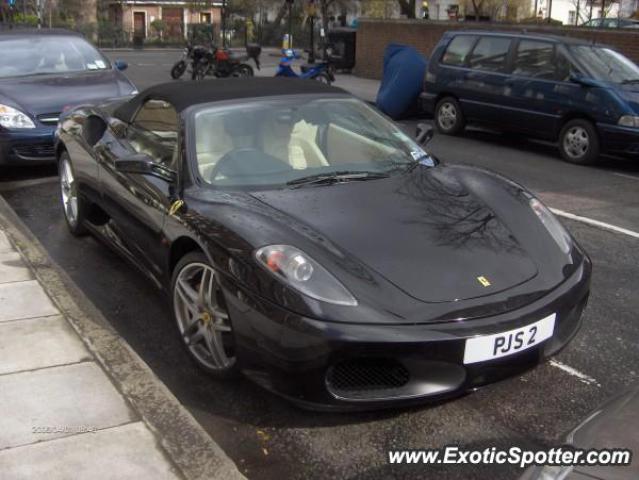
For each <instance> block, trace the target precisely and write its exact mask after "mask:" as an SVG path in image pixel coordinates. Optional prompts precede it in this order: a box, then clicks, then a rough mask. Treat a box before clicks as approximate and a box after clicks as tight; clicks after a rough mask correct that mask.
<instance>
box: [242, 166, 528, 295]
mask: <svg viewBox="0 0 639 480" xmlns="http://www.w3.org/2000/svg"><path fill="white" fill-rule="evenodd" d="M455 172H457V173H460V172H461V174H460V175H458V174H457V173H455ZM464 176H467V177H468V181H464V180H463V177H464ZM481 178H484V176H483V175H479V176H478V175H468V172H466V173H465V174H464V172H463V171H460V170H458V169H454V168H444V167H437V168H426V167H420V168H418V169H416V171H415V172H413V173H411V174H401V175H394V176H392V177H389V178H385V179H381V180H370V181H366V182H349V183H344V184H336V185H330V186H306V187H302V188H299V189H296V190H276V191H265V192H254V193H253V194H252V195H253V197H254V198H256V199H258V200H260V201H261V202H263V203H265V204H267V205H269V206H270V207H271V208H274V209H276V210H279V211H280V212H282V213H284V214H285V215H286V216H289V217H293V218H294V219H295V220H296V221H297V222H301V223H302V224H306V225H307V226H308V227H309V228H310V229H312V230H313V231H316V232H321V234H322V235H323V236H325V237H326V238H327V239H328V240H329V241H330V242H331V243H332V244H334V245H337V246H338V247H339V248H340V249H342V250H344V251H346V252H348V253H349V254H350V255H352V256H354V257H356V258H358V259H359V261H361V262H362V263H363V264H364V265H366V266H367V267H368V268H371V269H373V270H374V271H376V272H377V273H378V274H380V275H381V276H383V277H385V278H386V279H387V280H388V281H390V282H391V283H393V284H394V285H395V286H396V287H398V288H400V289H401V290H403V291H404V292H405V293H406V294H408V295H410V296H412V297H413V298H415V299H418V300H421V301H426V302H447V301H456V300H462V299H469V298H477V297H481V296H485V295H491V294H495V293H497V292H500V291H504V290H507V289H509V288H512V287H514V286H516V285H520V284H522V283H524V282H526V281H527V280H529V279H531V278H533V277H534V276H535V275H536V274H537V266H536V263H535V262H534V261H533V259H532V258H531V255H530V254H529V253H528V252H527V250H526V248H524V246H523V245H522V243H521V241H520V236H521V235H518V234H517V233H516V232H514V231H513V228H511V227H509V225H508V222H505V221H504V219H502V218H501V213H498V210H499V208H497V209H495V208H493V206H492V205H491V203H493V204H494V205H496V206H498V205H500V204H501V205H502V208H503V204H504V202H509V203H516V201H515V200H514V199H513V198H512V195H509V194H508V193H507V192H506V191H505V190H504V188H503V187H504V185H503V184H500V183H499V182H497V185H499V186H497V187H496V188H492V191H493V192H495V195H493V196H492V198H491V195H492V194H491V185H495V181H494V180H495V179H492V178H490V177H487V179H486V180H485V181H484V180H481ZM519 208H521V207H519ZM526 209H527V210H530V209H529V208H528V207H527V206H526ZM481 277H483V279H485V280H486V281H483V279H482V278H481Z"/></svg>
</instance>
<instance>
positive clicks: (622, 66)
mask: <svg viewBox="0 0 639 480" xmlns="http://www.w3.org/2000/svg"><path fill="white" fill-rule="evenodd" d="M570 51H571V52H572V53H573V55H574V56H575V59H576V60H577V61H578V62H579V63H580V64H582V65H583V66H584V69H585V70H586V71H587V72H588V74H589V75H590V76H592V77H593V78H594V79H595V80H602V81H604V82H614V83H634V82H639V67H638V66H637V65H635V64H634V63H633V62H632V61H631V60H629V59H628V58H626V57H624V56H623V55H622V54H621V53H619V52H615V51H614V50H612V49H610V48H605V47H595V46H591V45H573V46H571V47H570Z"/></svg>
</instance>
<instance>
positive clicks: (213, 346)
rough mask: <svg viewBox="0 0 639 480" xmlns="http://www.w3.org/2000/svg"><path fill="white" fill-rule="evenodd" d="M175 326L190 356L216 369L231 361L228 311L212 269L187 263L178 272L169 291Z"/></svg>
mask: <svg viewBox="0 0 639 480" xmlns="http://www.w3.org/2000/svg"><path fill="white" fill-rule="evenodd" d="M173 305H174V308H175V317H176V319H177V322H178V328H179V329H180V333H181V334H182V338H183V340H184V342H185V343H186V345H187V347H188V348H189V350H190V351H191V353H192V354H193V356H194V357H195V358H196V359H197V360H198V362H200V363H201V364H202V365H203V366H205V367H207V368H209V369H211V370H217V371H223V370H228V369H229V368H231V367H232V366H233V365H234V364H235V361H236V359H235V355H234V345H233V335H232V329H231V322H230V319H229V314H228V312H227V310H226V308H225V307H224V301H223V297H222V291H221V289H220V287H219V284H218V281H217V275H216V273H215V271H214V270H213V269H212V268H211V267H210V266H209V265H206V264H204V263H189V264H187V265H186V266H185V267H184V268H182V270H181V271H180V272H179V274H178V277H177V279H176V281H175V286H174V292H173Z"/></svg>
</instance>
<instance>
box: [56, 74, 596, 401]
mask: <svg viewBox="0 0 639 480" xmlns="http://www.w3.org/2000/svg"><path fill="white" fill-rule="evenodd" d="M418 130H419V132H418V133H419V134H418V135H417V137H416V138H415V139H413V138H411V137H410V136H408V135H406V134H405V133H404V132H403V131H402V130H401V129H400V128H399V127H397V126H396V125H395V124H393V123H392V122H390V121H389V120H387V119H386V118H385V117H383V116H382V115H380V114H379V113H377V111H375V110H374V109H373V108H372V107H370V106H368V105H367V104H365V103H364V102H361V101H360V100H357V99H355V98H354V97H352V96H351V95H349V94H347V93H346V92H344V91H343V90H340V89H337V88H333V87H328V86H326V85H322V84H320V83H318V82H304V81H300V80H289V79H280V78H272V79H269V78H262V79H241V80H238V79H233V80H215V81H203V82H198V83H195V84H189V85H188V86H185V85H184V84H183V83H170V84H165V85H159V86H156V87H152V88H150V89H148V90H146V91H144V92H142V93H140V94H138V95H136V96H134V97H132V98H129V99H126V100H119V101H117V102H112V103H107V104H102V105H96V106H85V107H79V108H76V109H74V110H71V111H69V112H67V113H66V114H65V115H64V116H63V118H62V119H61V120H60V124H59V127H58V131H57V157H58V159H59V166H60V185H61V194H62V195H61V198H62V204H63V206H64V214H65V217H66V221H67V223H68V226H69V229H70V230H71V232H72V233H73V234H74V235H82V234H85V233H87V232H91V233H93V234H95V235H97V236H99V237H100V238H102V239H103V240H105V241H106V242H107V243H108V244H110V245H111V246H112V247H113V248H115V249H116V250H117V251H119V252H120V253H121V254H122V255H124V256H125V257H126V258H128V259H129V260H130V261H131V262H132V263H133V264H135V265H136V266H137V267H139V269H140V270H142V271H143V272H144V273H145V274H146V275H147V276H148V277H149V279H150V280H151V281H152V282H154V283H155V284H156V285H157V287H158V288H161V289H164V290H165V291H166V292H167V294H168V296H169V298H170V303H171V310H172V315H173V316H174V318H175V322H176V325H177V332H178V333H179V335H180V336H181V338H183V340H184V344H185V346H186V348H187V350H188V352H189V353H190V355H191V356H192V358H193V359H194V360H195V362H196V363H197V364H198V365H199V366H200V367H201V368H203V369H205V370H206V371H208V372H209V373H211V374H212V375H213V376H215V377H230V376H233V375H235V374H237V373H239V372H242V373H244V374H245V375H246V376H248V377H249V378H251V379H252V380H254V381H255V382H257V383H259V384H260V385H262V386H264V387H265V388H267V389H269V390H271V391H273V392H276V393H278V394H280V395H283V396H285V397H287V398H289V399H291V400H293V401H294V402H296V403H297V404H299V405H302V406H307V407H311V408H341V409H350V408H378V407H382V406H388V405H395V404H402V403H412V402H420V401H421V402H423V401H425V400H427V399H429V400H440V399H443V398H446V397H450V396H454V395H459V394H460V393H462V392H465V391H468V390H471V389H474V388H475V387H478V386H480V385H482V384H485V383H488V382H491V381H495V380H497V379H501V378H504V377H506V376H508V375H512V374H515V373H518V372H521V371H523V370H524V369H526V368H529V367H531V366H533V365H535V364H536V363H538V362H539V361H540V360H541V359H543V358H546V357H548V356H550V355H552V354H555V353H556V352H557V351H559V350H560V349H561V348H562V347H563V346H565V345H566V344H567V343H568V342H569V340H570V339H571V338H572V337H573V336H574V335H575V333H576V332H577V330H578V328H579V326H580V323H581V313H582V310H583V308H584V306H585V305H586V301H587V299H588V293H589V288H590V272H591V262H590V260H589V259H588V257H587V255H586V253H585V252H584V251H583V250H582V248H581V247H580V246H579V245H578V244H577V243H576V242H575V240H574V239H573V238H572V237H571V235H570V234H569V233H568V232H567V231H566V230H565V228H564V227H563V226H562V225H561V223H560V222H559V221H558V220H557V219H556V218H555V217H554V216H553V214H552V213H551V212H550V211H549V210H548V209H547V208H546V207H545V206H544V205H543V204H542V203H541V202H540V201H539V200H538V199H537V198H535V197H534V196H533V195H531V194H530V193H529V192H527V191H526V190H525V189H524V188H522V187H521V186H519V185H518V184H516V183H514V182H512V181H510V180H508V179H505V178H503V177H501V176H499V175H497V174H495V173H491V172H488V171H485V170H481V169H478V168H473V167H468V166H459V165H446V164H443V163H440V162H439V161H438V160H437V159H436V158H434V157H433V156H432V155H430V154H428V152H426V151H425V150H424V147H423V144H424V143H425V141H427V139H428V138H429V131H428V130H427V129H426V127H424V126H421V127H420V128H419V129H418Z"/></svg>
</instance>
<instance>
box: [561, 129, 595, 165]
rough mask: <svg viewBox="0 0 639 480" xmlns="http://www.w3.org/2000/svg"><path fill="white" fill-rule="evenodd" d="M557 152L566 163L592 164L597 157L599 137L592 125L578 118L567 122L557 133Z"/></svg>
mask: <svg viewBox="0 0 639 480" xmlns="http://www.w3.org/2000/svg"><path fill="white" fill-rule="evenodd" d="M559 152H560V153H561V156H562V157H563V159H564V160H566V161H567V162H570V163H576V164H578V165H592V164H594V163H595V162H596V161H597V158H598V157H599V136H598V135H597V130H596V129H595V127H594V125H593V124H592V123H591V122H589V121H588V120H582V119H580V118H578V119H575V120H570V121H569V122H567V123H566V124H565V125H564V127H563V128H562V129H561V132H560V133H559Z"/></svg>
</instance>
